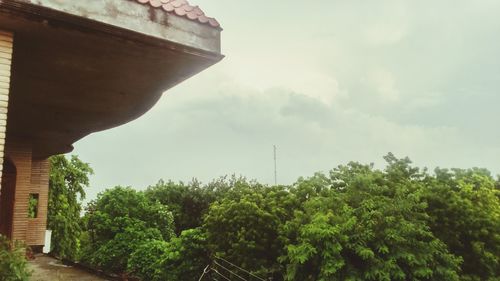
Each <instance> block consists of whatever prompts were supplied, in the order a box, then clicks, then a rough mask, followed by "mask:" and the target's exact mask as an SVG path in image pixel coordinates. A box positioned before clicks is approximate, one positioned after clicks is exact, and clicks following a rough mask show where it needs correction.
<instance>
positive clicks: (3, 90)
mask: <svg viewBox="0 0 500 281" xmlns="http://www.w3.org/2000/svg"><path fill="white" fill-rule="evenodd" d="M13 42H14V35H13V34H12V33H10V32H7V31H3V30H1V29H0V183H1V179H2V169H3V161H4V146H5V135H6V130H7V107H8V105H9V90H10V73H11V67H12V50H13ZM0 192H1V191H0Z"/></svg>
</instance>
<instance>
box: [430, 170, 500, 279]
mask: <svg viewBox="0 0 500 281" xmlns="http://www.w3.org/2000/svg"><path fill="white" fill-rule="evenodd" d="M425 182H426V186H427V188H426V190H425V193H424V198H425V200H426V201H427V203H428V208H427V213H428V214H429V215H430V218H429V220H430V223H429V224H430V227H431V229H432V231H433V233H434V234H435V235H436V236H437V237H438V238H440V239H441V240H442V241H444V242H445V243H446V244H447V245H448V247H449V249H450V251H451V252H452V253H453V254H455V255H457V256H460V257H462V258H463V260H464V262H463V264H462V280H467V281H469V280H472V281H476V280H477V281H480V280H487V281H490V280H491V281H493V280H500V190H499V189H498V188H497V187H496V184H497V183H496V182H495V180H494V179H493V177H492V176H491V174H490V173H489V172H488V171H486V170H484V169H477V168H475V169H468V170H463V169H452V170H447V169H436V170H435V176H427V177H426V179H425Z"/></svg>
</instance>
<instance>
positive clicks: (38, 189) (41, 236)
mask: <svg viewBox="0 0 500 281" xmlns="http://www.w3.org/2000/svg"><path fill="white" fill-rule="evenodd" d="M31 167H32V170H31V188H30V193H33V194H38V195H39V197H38V216H37V218H34V219H28V233H27V238H26V243H27V244H28V245H37V246H41V245H44V244H45V230H46V229H47V207H48V201H49V161H48V159H42V160H33V161H32V165H31Z"/></svg>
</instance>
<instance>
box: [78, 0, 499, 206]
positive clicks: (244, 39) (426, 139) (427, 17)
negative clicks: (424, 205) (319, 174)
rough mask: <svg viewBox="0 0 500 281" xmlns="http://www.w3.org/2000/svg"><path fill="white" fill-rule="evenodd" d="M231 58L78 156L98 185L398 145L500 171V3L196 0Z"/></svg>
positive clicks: (251, 172)
mask: <svg viewBox="0 0 500 281" xmlns="http://www.w3.org/2000/svg"><path fill="white" fill-rule="evenodd" d="M191 2H192V4H198V5H200V6H201V7H202V8H203V9H204V10H205V12H206V13H207V14H208V15H210V16H214V17H216V18H217V19H218V20H219V21H220V22H221V24H222V26H223V27H224V31H223V37H222V44H223V53H224V54H225V55H226V56H227V57H226V58H225V59H224V60H223V61H222V62H221V63H219V64H218V65H216V66H214V67H212V68H210V69H207V70H206V71H205V72H203V73H202V74H200V75H198V76H196V77H193V78H191V79H189V80H188V81H186V82H184V83H183V84H181V85H179V86H177V87H176V88H174V89H171V90H169V91H168V92H167V93H166V94H165V95H164V96H163V98H162V99H161V100H160V101H159V103H158V104H157V105H156V106H155V107H154V108H153V109H152V110H151V111H150V112H148V113H147V114H146V115H144V116H143V117H141V118H140V119H138V120H135V121H133V122H131V123H129V124H127V125H124V126H122V127H119V128H115V129H112V130H108V131H105V132H99V133H95V134H93V135H91V136H89V137H87V138H85V139H83V140H81V141H80V142H78V143H77V144H76V145H75V151H74V154H77V155H79V156H80V158H81V159H82V160H84V161H86V162H89V163H90V164H91V166H92V167H93V168H94V170H95V175H94V176H93V177H92V179H91V190H90V191H89V192H88V193H89V196H90V197H91V198H93V197H94V196H95V194H96V193H97V192H99V191H102V190H103V189H105V188H110V187H113V186H115V185H125V186H133V187H135V188H137V189H143V188H144V187H146V186H148V185H150V184H154V183H155V182H157V181H158V180H159V179H160V178H163V179H165V180H167V179H172V180H175V181H179V180H182V181H187V180H190V179H191V178H193V177H197V178H199V179H200V180H202V181H204V182H207V181H209V180H210V179H213V178H216V177H218V176H221V175H225V174H233V173H235V174H242V175H245V176H246V177H248V178H252V179H257V180H259V181H261V182H263V183H272V182H273V181H274V173H273V144H276V145H277V146H278V181H279V183H283V184H288V183H292V182H294V181H295V180H296V179H297V178H298V177H299V176H308V175H312V174H313V173H314V172H316V171H327V170H329V169H331V168H333V167H335V166H337V165H339V164H344V163H346V162H348V161H351V160H355V161H361V162H364V163H370V162H374V163H376V164H377V165H379V166H380V167H381V166H382V165H383V159H382V156H384V155H385V154H386V153H387V152H393V153H395V154H396V155H397V156H400V157H403V156H409V157H410V158H411V159H412V160H413V161H414V162H415V164H416V165H419V166H427V167H430V168H434V167H436V166H440V167H463V168H465V167H473V166H479V167H486V168H488V169H490V170H491V171H492V172H493V173H494V174H499V173H500V125H499V121H500V109H499V107H500V93H499V89H500V85H499V84H500V59H499V54H500V53H499V52H500V18H499V12H500V1H498V0H478V1H470V0H440V1H435V0H433V1H430V0H419V1H403V0H394V1H384V0H377V1H367V0H343V1H340V0H324V1H321V0H312V1H296V0H272V1H269V0H252V1H241V0H216V1H214V0H191Z"/></svg>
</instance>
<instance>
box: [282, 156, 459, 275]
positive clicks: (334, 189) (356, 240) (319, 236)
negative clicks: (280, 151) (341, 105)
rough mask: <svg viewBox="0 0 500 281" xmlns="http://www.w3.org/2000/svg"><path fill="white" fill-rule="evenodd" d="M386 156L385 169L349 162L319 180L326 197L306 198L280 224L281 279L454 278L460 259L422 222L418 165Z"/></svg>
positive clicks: (309, 184)
mask: <svg viewBox="0 0 500 281" xmlns="http://www.w3.org/2000/svg"><path fill="white" fill-rule="evenodd" d="M387 160H388V161H389V166H388V167H387V169H386V170H385V171H378V170H374V169H373V167H372V166H370V165H361V164H358V163H350V164H349V165H347V166H340V167H338V168H337V169H335V170H333V171H331V173H330V178H326V177H324V176H321V177H320V178H321V180H322V182H323V184H324V187H323V188H321V190H323V195H319V196H317V197H312V198H310V199H309V200H307V201H306V202H305V203H304V205H303V208H302V209H301V210H297V211H296V213H295V218H294V219H293V220H291V221H289V222H287V224H286V227H285V230H286V233H287V236H288V237H289V238H290V243H289V244H288V245H287V253H286V255H285V256H283V257H282V258H281V261H282V262H283V263H284V264H286V266H287V271H286V277H285V279H286V280H304V281H308V280H311V281H312V280H459V279H458V270H459V264H460V258H458V257H455V256H453V255H452V254H450V253H449V252H448V250H447V247H446V245H445V244H444V243H443V242H442V241H440V240H439V239H437V238H436V237H435V236H434V235H433V233H432V232H431V231H430V229H429V227H428V226H427V224H426V223H427V219H428V217H427V215H426V213H425V208H426V204H425V202H424V201H423V200H422V199H421V196H420V190H421V186H420V183H419V181H418V178H419V177H420V174H419V171H418V169H413V168H411V167H410V166H409V161H407V160H406V159H403V160H397V159H395V158H393V157H392V156H391V155H389V156H388V157H387ZM318 182H320V181H318V176H316V177H315V178H313V179H312V183H308V182H307V180H303V181H302V182H299V183H298V186H297V187H296V188H295V189H296V190H298V191H301V190H303V189H306V190H307V189H310V186H311V185H314V184H318ZM301 185H305V187H302V186H301ZM328 188H330V189H331V190H330V192H328V194H326V193H327V192H325V190H327V189H328Z"/></svg>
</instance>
